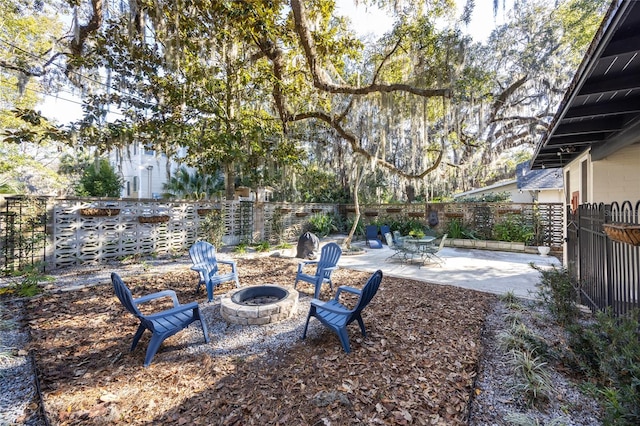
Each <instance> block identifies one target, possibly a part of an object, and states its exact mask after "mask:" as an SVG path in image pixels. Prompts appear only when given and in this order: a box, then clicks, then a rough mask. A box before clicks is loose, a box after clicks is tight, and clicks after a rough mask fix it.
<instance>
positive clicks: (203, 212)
mask: <svg viewBox="0 0 640 426" xmlns="http://www.w3.org/2000/svg"><path fill="white" fill-rule="evenodd" d="M214 210H216V211H217V210H220V209H198V210H197V212H198V214H199V215H200V216H206V215H208V214H209V213H211V212H212V211H214Z"/></svg>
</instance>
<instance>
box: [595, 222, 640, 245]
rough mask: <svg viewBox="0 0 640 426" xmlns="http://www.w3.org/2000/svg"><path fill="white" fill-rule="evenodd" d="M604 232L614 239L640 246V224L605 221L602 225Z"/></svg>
mask: <svg viewBox="0 0 640 426" xmlns="http://www.w3.org/2000/svg"><path fill="white" fill-rule="evenodd" d="M602 227H603V228H604V232H605V234H607V236H608V237H609V238H611V239H612V240H614V241H619V242H621V243H626V244H631V245H632V246H640V224H639V225H631V224H626V223H605V224H604V225H602Z"/></svg>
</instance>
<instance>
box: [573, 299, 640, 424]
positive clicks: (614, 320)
mask: <svg viewBox="0 0 640 426" xmlns="http://www.w3.org/2000/svg"><path fill="white" fill-rule="evenodd" d="M638 315H639V312H638V310H634V311H632V312H629V313H628V314H627V315H623V316H620V317H615V316H614V315H613V314H612V313H611V311H610V310H607V311H605V312H598V313H597V314H596V317H595V321H594V322H592V323H591V324H589V325H588V326H578V325H577V324H576V325H574V326H572V327H569V328H568V331H569V336H570V337H569V345H570V346H571V349H572V350H573V353H574V355H575V357H576V362H577V363H578V365H579V367H580V368H581V369H582V371H583V372H584V373H585V374H586V375H587V376H589V377H591V378H592V379H593V380H595V381H596V383H597V384H598V387H597V391H596V395H597V397H598V399H599V400H601V401H603V406H604V408H605V419H604V422H603V423H604V424H610V425H636V424H640V341H639V340H638V337H639V336H638V330H639V323H638V318H639V317H638Z"/></svg>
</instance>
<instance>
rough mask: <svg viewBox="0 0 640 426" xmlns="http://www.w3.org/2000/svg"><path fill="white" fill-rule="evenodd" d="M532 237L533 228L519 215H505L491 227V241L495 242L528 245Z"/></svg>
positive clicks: (533, 234) (533, 233)
mask: <svg viewBox="0 0 640 426" xmlns="http://www.w3.org/2000/svg"><path fill="white" fill-rule="evenodd" d="M534 236H535V232H534V229H533V226H531V225H528V224H526V223H525V221H524V220H523V219H522V217H521V216H520V215H515V214H509V215H506V217H504V218H503V220H502V221H500V222H498V223H496V224H494V225H493V239H494V240H496V241H507V242H522V243H528V242H530V241H532V240H533V238H534Z"/></svg>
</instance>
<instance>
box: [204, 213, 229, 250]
mask: <svg viewBox="0 0 640 426" xmlns="http://www.w3.org/2000/svg"><path fill="white" fill-rule="evenodd" d="M200 227H201V229H202V234H203V237H204V239H205V240H206V241H208V242H210V243H211V244H213V245H214V246H215V247H216V250H219V249H220V248H221V247H222V246H223V245H224V244H223V242H222V237H223V236H224V233H225V231H226V226H225V224H224V210H222V209H219V210H217V209H214V210H211V212H210V213H208V214H207V215H206V216H205V217H204V219H203V220H202V222H200Z"/></svg>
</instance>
